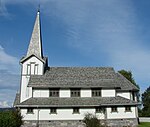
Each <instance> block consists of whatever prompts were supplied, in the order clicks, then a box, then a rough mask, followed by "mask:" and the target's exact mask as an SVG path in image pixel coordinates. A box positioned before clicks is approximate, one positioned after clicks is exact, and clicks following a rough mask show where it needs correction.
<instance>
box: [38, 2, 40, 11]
mask: <svg viewBox="0 0 150 127" xmlns="http://www.w3.org/2000/svg"><path fill="white" fill-rule="evenodd" d="M38 12H40V3H39V5H38Z"/></svg>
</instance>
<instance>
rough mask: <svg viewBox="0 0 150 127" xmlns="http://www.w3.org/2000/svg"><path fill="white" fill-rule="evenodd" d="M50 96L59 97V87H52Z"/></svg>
mask: <svg viewBox="0 0 150 127" xmlns="http://www.w3.org/2000/svg"><path fill="white" fill-rule="evenodd" d="M49 96H50V97H59V89H50V90H49Z"/></svg>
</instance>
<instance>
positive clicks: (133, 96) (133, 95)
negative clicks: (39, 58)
mask: <svg viewBox="0 0 150 127" xmlns="http://www.w3.org/2000/svg"><path fill="white" fill-rule="evenodd" d="M132 99H133V101H135V93H134V92H132Z"/></svg>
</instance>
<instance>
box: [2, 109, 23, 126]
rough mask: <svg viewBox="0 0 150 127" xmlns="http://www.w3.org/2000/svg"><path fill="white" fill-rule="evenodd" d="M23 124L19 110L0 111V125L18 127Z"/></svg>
mask: <svg viewBox="0 0 150 127" xmlns="http://www.w3.org/2000/svg"><path fill="white" fill-rule="evenodd" d="M22 124H23V121H22V116H21V114H20V111H19V110H13V111H9V110H7V111H2V112H0V127H20V126H21V125H22Z"/></svg>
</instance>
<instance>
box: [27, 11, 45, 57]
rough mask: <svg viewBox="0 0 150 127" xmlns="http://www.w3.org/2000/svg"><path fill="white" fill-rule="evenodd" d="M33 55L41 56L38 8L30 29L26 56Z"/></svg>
mask: <svg viewBox="0 0 150 127" xmlns="http://www.w3.org/2000/svg"><path fill="white" fill-rule="evenodd" d="M31 55H35V56H37V57H39V58H43V50H42V37H41V24H40V11H39V10H38V12H37V16H36V20H35V24H34V28H33V31H32V35H31V39H30V43H29V47H28V51H27V56H26V57H29V56H31Z"/></svg>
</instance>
